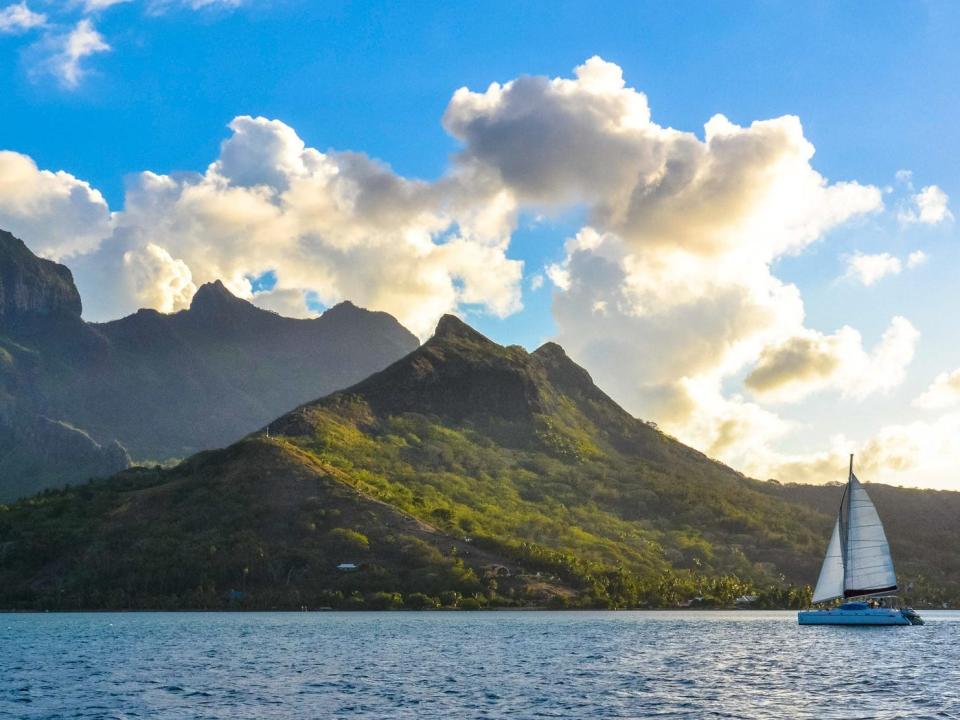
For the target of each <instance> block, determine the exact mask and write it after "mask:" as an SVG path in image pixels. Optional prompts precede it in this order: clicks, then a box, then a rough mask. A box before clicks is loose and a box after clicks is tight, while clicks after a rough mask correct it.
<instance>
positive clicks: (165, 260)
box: [118, 243, 197, 313]
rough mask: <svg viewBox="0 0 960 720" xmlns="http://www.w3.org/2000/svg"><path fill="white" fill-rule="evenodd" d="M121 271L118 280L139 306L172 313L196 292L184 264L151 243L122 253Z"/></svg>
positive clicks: (190, 275)
mask: <svg viewBox="0 0 960 720" xmlns="http://www.w3.org/2000/svg"><path fill="white" fill-rule="evenodd" d="M123 270H124V272H123V273H122V274H121V275H120V276H119V277H118V279H119V280H120V281H121V282H123V283H124V284H125V285H126V286H127V289H128V291H130V292H132V294H133V296H134V297H135V298H136V299H137V303H138V304H139V305H140V306H141V307H150V308H155V309H156V310H159V311H160V312H165V313H169V312H173V311H174V310H179V309H181V308H183V307H185V306H186V305H188V304H189V303H190V299H191V298H192V297H193V294H194V293H195V292H196V291H197V286H196V285H194V283H193V276H192V274H191V272H190V268H189V267H187V264H186V263H185V262H183V260H179V259H175V258H173V257H171V255H170V253H169V252H167V251H166V250H164V249H163V248H162V247H159V246H158V245H154V244H153V243H147V244H146V245H145V246H143V247H139V248H135V249H132V250H127V251H126V252H124V254H123Z"/></svg>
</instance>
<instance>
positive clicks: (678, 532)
mask: <svg viewBox="0 0 960 720" xmlns="http://www.w3.org/2000/svg"><path fill="white" fill-rule="evenodd" d="M809 492H812V494H809ZM809 492H808V491H806V490H804V491H797V490H794V489H792V488H791V486H789V485H784V486H781V485H779V484H776V483H770V482H766V483H764V482H760V481H757V480H751V479H749V478H746V477H744V476H743V475H741V474H740V473H738V472H736V471H734V470H732V469H731V468H728V467H726V466H724V465H722V464H721V463H718V462H716V461H714V460H711V459H709V458H707V457H706V456H705V455H703V454H702V453H700V452H698V451H696V450H693V449H692V448H688V447H686V446H684V445H682V444H681V443H679V442H678V441H676V440H674V439H673V438H670V437H669V436H666V435H664V434H663V433H660V432H659V431H658V430H656V429H655V428H654V427H651V426H650V425H649V424H648V423H645V422H644V421H642V420H639V419H636V418H633V417H631V416H630V415H629V414H628V413H626V412H625V411H624V410H623V409H622V408H620V407H619V406H618V405H617V404H616V403H615V402H613V400H611V399H610V398H609V397H608V396H607V395H606V394H605V393H603V391H602V390H601V389H600V388H597V387H596V386H595V385H594V384H593V383H592V381H591V380H590V377H589V374H588V373H587V372H586V371H585V370H583V368H580V367H579V366H578V365H576V363H574V362H573V361H572V360H571V359H570V358H569V357H567V355H566V353H565V352H563V349H562V348H561V347H559V346H557V345H555V344H546V345H544V346H542V347H541V348H538V349H537V350H536V351H534V352H532V353H528V352H526V351H525V350H523V349H522V348H518V347H515V346H511V347H504V346H500V345H498V344H496V343H494V342H492V341H491V340H489V339H488V338H486V337H484V336H483V335H482V334H480V333H478V332H476V331H475V330H473V329H472V328H469V326H467V325H466V324H465V323H463V322H462V321H461V320H459V319H455V318H444V319H443V320H441V322H440V323H439V324H438V333H437V334H436V335H434V336H433V337H432V338H430V340H428V341H427V342H426V343H424V344H423V345H422V346H420V347H419V348H417V349H415V350H414V351H412V352H411V353H409V354H407V355H405V356H403V357H402V358H400V359H398V360H396V361H395V362H393V363H392V364H390V365H389V366H388V367H386V368H384V369H383V370H381V371H378V372H376V373H373V374H372V375H371V376H369V377H368V378H366V379H364V380H361V381H360V382H357V383H354V384H352V385H350V386H349V387H347V388H346V389H344V390H340V391H336V392H333V393H331V394H329V395H326V396H324V397H321V398H319V399H316V400H313V401H309V402H306V403H303V404H301V405H299V406H298V407H296V408H295V409H294V410H292V411H290V412H288V413H285V414H284V415H282V416H280V417H278V418H276V419H275V420H273V421H271V422H269V423H268V424H266V425H265V426H264V428H263V429H262V430H260V431H258V432H255V433H252V434H250V435H247V436H246V437H245V438H243V439H242V440H240V441H239V442H237V443H234V444H233V445H231V446H229V447H226V448H224V449H221V450H212V451H205V452H203V453H200V454H198V455H196V456H193V457H192V458H190V459H188V460H186V461H184V462H183V463H181V464H180V465H178V466H176V467H174V468H171V469H166V470H164V469H138V470H128V471H125V472H123V473H121V474H119V475H117V476H115V477H114V478H112V479H110V480H104V481H99V482H96V483H93V484H91V485H85V486H82V487H79V488H72V489H70V490H65V491H56V492H48V493H45V494H43V495H40V496H36V497H34V498H31V499H28V500H25V501H22V502H20V503H16V504H14V505H11V506H8V508H7V509H6V511H5V512H0V547H5V548H7V550H6V551H5V553H6V554H5V556H3V557H0V588H3V587H5V586H7V587H8V589H7V590H6V591H3V590H0V606H11V607H24V608H26V607H33V608H36V607H58V606H59V607H67V606H68V607H113V608H117V607H131V608H159V607H169V608H221V607H229V606H231V604H233V605H236V606H238V607H245V608H271V607H276V608H284V607H288V608H294V607H302V606H307V607H322V606H333V607H340V608H368V609H385V608H390V607H410V608H416V607H434V606H438V605H445V606H463V607H481V606H485V605H497V606H527V605H536V606H543V605H549V606H551V607H665V606H676V605H677V604H678V603H680V602H699V603H701V604H705V605H708V606H709V605H715V606H716V605H719V606H729V605H731V604H732V603H733V602H734V601H735V599H736V598H737V597H740V596H742V595H744V594H755V595H757V596H758V598H759V599H758V600H757V603H759V604H760V605H761V606H767V607H788V606H799V605H802V604H803V603H805V602H807V601H808V600H809V584H810V583H812V581H813V580H814V579H815V578H816V573H817V570H818V567H819V563H820V560H821V558H822V553H823V549H824V546H825V544H826V539H827V536H828V532H829V528H830V525H831V523H832V520H833V517H832V515H833V510H832V505H831V503H832V502H834V501H835V498H832V495H831V493H832V494H834V495H836V494H837V493H838V492H839V490H838V488H824V489H821V490H818V491H809ZM871 492H872V490H871ZM877 504H878V507H879V508H880V511H881V513H882V514H884V515H885V516H886V515H887V514H890V516H891V521H890V522H891V527H896V528H898V529H899V528H900V527H902V526H903V524H904V523H907V522H909V520H910V518H909V517H906V518H904V517H901V516H900V515H898V506H904V507H910V508H912V510H911V511H910V512H911V513H921V512H922V513H923V514H924V515H925V516H926V517H927V518H928V519H927V524H928V525H929V527H930V529H929V532H928V535H927V536H925V538H924V541H925V542H927V543H931V544H933V545H935V546H944V547H946V546H948V545H947V543H949V542H952V541H954V540H955V539H960V538H956V537H955V536H956V535H957V533H956V532H954V531H951V530H950V529H949V528H950V527H951V525H950V521H949V520H948V518H949V516H950V515H951V513H953V512H956V511H960V493H952V494H949V495H948V496H946V497H940V496H938V497H937V498H931V497H929V496H928V495H927V494H924V493H918V492H908V491H897V490H896V489H893V488H891V489H889V490H887V489H881V490H878V492H877ZM828 510H829V512H828ZM954 524H955V523H954ZM64 527H66V528H67V531H66V532H65V531H64ZM938 528H939V529H938ZM930 533H932V535H931V534H930ZM937 533H939V534H937ZM891 546H892V547H893V549H894V554H895V559H896V560H897V562H898V567H899V568H900V569H901V577H902V580H903V585H904V587H909V588H911V590H910V591H909V593H910V594H909V595H908V599H909V600H910V601H911V602H914V603H916V604H918V605H922V604H924V603H927V604H929V603H933V602H935V601H936V602H939V601H946V600H951V601H952V600H953V599H960V568H957V567H955V563H952V562H951V561H949V559H947V558H936V557H931V556H930V553H929V552H927V553H923V552H918V546H917V544H916V543H913V542H911V541H910V540H909V538H904V537H902V536H901V535H895V534H893V533H891ZM38 558H40V559H39V560H38ZM344 568H345V569H344ZM695 598H701V600H694V599H695Z"/></svg>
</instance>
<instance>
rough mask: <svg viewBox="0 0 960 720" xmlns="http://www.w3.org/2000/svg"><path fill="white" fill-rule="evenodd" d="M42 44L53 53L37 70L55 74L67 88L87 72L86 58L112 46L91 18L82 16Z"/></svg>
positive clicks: (106, 50) (72, 86) (77, 83)
mask: <svg viewBox="0 0 960 720" xmlns="http://www.w3.org/2000/svg"><path fill="white" fill-rule="evenodd" d="M41 45H42V46H43V47H42V48H41V49H46V50H47V51H49V53H50V54H49V55H48V56H47V57H46V58H45V59H44V60H43V61H42V62H41V63H40V66H39V68H38V70H40V71H43V72H48V73H50V74H52V75H53V76H54V77H56V78H57V80H58V81H59V82H60V84H61V85H62V86H63V87H65V88H67V89H68V90H73V89H75V88H77V87H78V86H79V85H80V81H81V80H82V79H83V77H84V75H85V74H86V69H85V68H84V66H83V61H84V59H85V58H88V57H90V56H91V55H95V54H98V53H104V52H108V51H109V50H110V49H111V48H110V46H109V45H108V44H107V42H106V41H105V40H104V39H103V36H102V35H101V34H100V33H99V32H97V30H96V28H95V27H94V26H93V21H91V20H90V18H83V19H82V20H80V21H79V22H78V23H77V24H76V25H75V26H74V27H73V29H71V30H70V31H69V32H66V33H63V34H61V35H54V36H51V37H49V38H47V40H46V41H44V42H43V43H41Z"/></svg>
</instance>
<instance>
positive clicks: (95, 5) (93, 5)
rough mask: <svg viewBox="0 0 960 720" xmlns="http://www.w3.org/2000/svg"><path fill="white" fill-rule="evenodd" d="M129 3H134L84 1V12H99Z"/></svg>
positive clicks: (106, 0) (124, 0) (126, 0)
mask: <svg viewBox="0 0 960 720" xmlns="http://www.w3.org/2000/svg"><path fill="white" fill-rule="evenodd" d="M128 2H132V0H82V4H83V10H84V12H87V13H94V12H99V11H101V10H106V9H107V8H110V7H113V6H114V5H120V4H122V3H128Z"/></svg>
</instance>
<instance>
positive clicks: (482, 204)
mask: <svg viewBox="0 0 960 720" xmlns="http://www.w3.org/2000/svg"><path fill="white" fill-rule="evenodd" d="M230 128H231V130H232V134H231V135H230V137H229V138H228V139H227V140H226V141H225V142H224V143H223V145H222V147H221V151H220V155H219V157H218V158H216V159H215V160H214V162H212V163H211V164H210V166H209V167H208V168H207V170H206V171H205V172H204V173H203V174H185V175H178V176H167V175H158V174H155V173H151V172H144V173H141V174H140V175H139V176H136V177H134V178H132V179H131V180H130V182H129V184H128V189H127V194H126V203H125V207H124V210H123V211H122V212H120V213H117V214H116V216H115V219H114V225H115V228H116V230H115V232H114V233H113V235H112V236H111V237H110V238H109V240H106V241H104V242H103V243H102V245H101V246H100V248H99V249H98V250H97V251H96V252H95V253H92V254H88V255H86V256H84V257H83V258H78V259H77V260H76V261H75V262H74V263H73V264H74V266H75V270H76V272H75V274H76V276H77V282H78V285H79V286H80V289H81V292H82V294H83V296H84V304H85V307H86V312H87V316H88V317H91V318H96V319H105V318H108V317H115V316H117V315H119V314H122V313H126V312H132V311H133V310H135V309H136V308H137V307H140V306H142V305H148V306H151V307H155V308H158V309H161V310H164V311H170V310H177V309H180V308H182V307H185V306H186V305H188V304H189V302H190V298H191V296H192V293H193V290H194V288H195V287H196V286H199V285H200V284H202V283H204V282H209V281H212V280H215V279H221V280H223V282H224V283H225V284H226V285H227V287H229V288H230V289H231V290H232V291H233V292H234V293H236V294H237V295H239V296H241V297H246V298H250V299H255V300H257V301H258V302H260V303H262V304H264V305H265V306H268V307H271V308H274V309H281V308H282V309H283V310H284V311H285V312H286V313H292V314H296V315H307V314H310V311H309V310H307V308H306V301H305V293H307V292H313V293H316V296H317V299H318V300H319V302H321V303H323V304H327V305H330V304H333V303H335V302H338V301H340V300H343V299H350V300H353V301H354V302H356V303H357V304H359V305H363V306H365V307H369V308H374V309H383V310H387V311H389V312H391V313H393V314H394V315H396V316H397V317H398V318H399V319H400V320H401V321H402V322H403V323H404V324H406V325H407V326H408V327H410V328H411V329H412V330H413V331H414V332H416V333H418V334H420V335H421V336H427V335H429V333H430V332H431V331H432V330H433V327H434V325H435V323H436V321H437V319H438V318H439V316H440V315H441V314H443V313H444V312H450V311H454V310H456V309H457V308H458V306H459V305H461V304H475V305H479V306H481V307H482V308H483V309H485V310H486V311H487V312H490V313H492V314H495V315H501V316H502V315H506V314H509V313H512V312H514V311H516V310H517V309H519V307H520V284H521V281H522V263H520V262H518V261H516V260H511V259H509V258H507V256H506V249H507V242H508V241H509V236H510V232H511V230H512V227H513V222H514V215H515V213H514V205H513V203H512V202H511V201H510V200H509V197H506V198H505V197H504V194H503V191H502V189H501V188H499V187H489V188H488V187H486V186H484V184H483V180H482V178H480V179H478V176H477V175H476V174H471V173H467V172H462V173H461V172H459V171H454V172H452V173H451V174H450V175H448V176H446V177H444V178H442V179H441V180H440V181H438V182H436V183H426V182H422V181H416V180H407V179H405V178H403V177H400V176H398V175H396V174H395V173H393V172H392V171H391V170H390V168H388V167H387V166H386V165H384V164H382V163H379V162H377V161H375V160H372V159H370V158H368V157H367V156H365V155H361V154H358V153H327V154H324V153H321V152H319V151H317V150H315V149H313V148H309V147H306V146H305V144H304V143H303V141H302V140H301V139H300V138H299V136H298V135H297V134H296V132H294V131H293V129H292V128H290V127H289V126H287V125H285V124H283V123H281V122H278V121H275V120H267V119H265V118H251V117H238V118H236V119H235V120H234V121H233V122H232V123H231V124H230ZM28 242H29V240H28ZM269 270H272V271H273V272H274V273H275V275H276V278H277V284H276V287H275V288H274V289H273V291H272V292H271V293H270V294H268V295H263V296H257V297H254V295H253V291H252V287H251V284H250V281H249V279H248V278H250V277H256V276H258V275H260V274H262V273H263V272H266V271H269ZM111 277H122V278H124V282H117V281H116V280H114V281H113V282H111V281H110V280H109V279H110V278H111ZM298 301H299V302H298Z"/></svg>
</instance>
